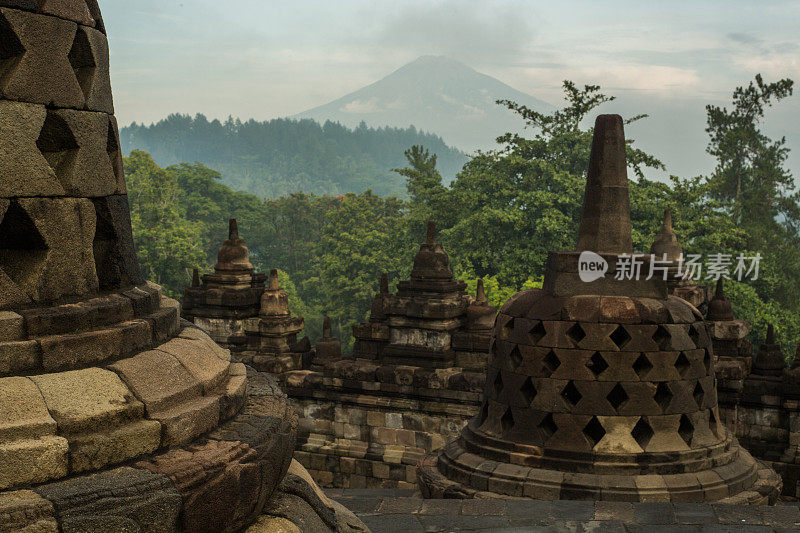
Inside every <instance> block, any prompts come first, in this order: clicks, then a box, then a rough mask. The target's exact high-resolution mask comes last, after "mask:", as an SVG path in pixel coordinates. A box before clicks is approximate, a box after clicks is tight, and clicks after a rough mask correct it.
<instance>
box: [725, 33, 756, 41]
mask: <svg viewBox="0 0 800 533" xmlns="http://www.w3.org/2000/svg"><path fill="white" fill-rule="evenodd" d="M726 37H727V38H728V39H730V40H731V41H734V42H737V43H741V44H761V43H763V42H764V39H760V38H758V37H755V36H753V35H752V34H750V33H745V32H732V33H729V34H727V35H726Z"/></svg>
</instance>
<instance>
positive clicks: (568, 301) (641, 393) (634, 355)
mask: <svg viewBox="0 0 800 533" xmlns="http://www.w3.org/2000/svg"><path fill="white" fill-rule="evenodd" d="M587 251H588V252H593V254H596V255H592V256H591V259H590V260H591V261H592V262H593V263H595V264H600V263H602V261H605V262H606V263H607V265H608V268H607V270H606V271H605V275H601V276H600V277H597V276H596V274H597V272H598V271H599V270H598V269H595V270H594V271H593V272H590V273H592V274H595V275H594V276H592V277H585V276H584V278H585V279H586V281H584V280H583V279H584V278H582V277H581V272H579V269H580V267H582V266H584V264H583V263H584V260H580V261H579V257H580V256H581V254H582V253H583V252H587ZM632 251H633V246H632V243H631V222H630V209H629V200H628V180H627V174H626V163H625V136H624V132H623V122H622V118H621V117H619V116H618V115H601V116H600V117H598V119H597V122H596V124H595V130H594V141H593V145H592V152H591V161H590V164H589V172H588V179H587V184H586V197H585V200H584V206H583V218H582V220H581V225H580V232H579V237H578V248H577V250H576V251H572V252H551V253H550V255H549V258H548V264H547V271H546V275H545V280H544V288H543V289H542V290H539V289H533V290H528V291H523V292H520V293H518V294H517V295H515V296H513V297H512V298H511V299H510V300H509V301H508V302H506V304H505V305H504V306H503V307H502V308H501V310H500V312H499V314H498V317H497V320H496V322H495V327H494V332H493V337H492V347H491V358H490V361H489V365H488V368H487V375H486V385H485V390H484V403H483V406H482V408H481V410H480V413H479V414H478V415H477V416H476V417H475V418H473V419H472V420H471V421H470V422H469V424H468V425H467V426H466V427H465V428H464V430H463V431H462V433H461V435H460V437H459V438H458V439H457V440H455V441H453V442H451V443H449V444H448V445H447V446H445V447H444V448H443V449H442V450H441V451H440V452H439V453H438V454H433V455H429V456H428V457H427V458H426V460H424V461H423V462H422V463H421V465H420V468H419V471H418V473H419V481H420V486H421V489H422V492H423V494H424V495H425V496H426V497H433V498H436V497H466V498H470V497H528V498H536V499H594V500H618V501H672V502H681V501H684V502H701V501H726V502H730V503H734V502H738V503H745V502H746V503H767V502H774V501H775V499H776V498H777V495H778V492H779V488H780V484H781V481H780V478H779V477H778V476H777V474H775V472H773V471H772V470H770V469H769V468H768V467H766V466H764V465H762V464H761V463H759V462H757V461H756V460H754V459H753V458H752V457H751V456H750V455H749V454H748V453H747V452H746V451H745V450H744V449H742V448H741V447H740V446H739V445H738V444H737V442H736V440H735V438H734V437H733V436H732V435H731V433H730V432H729V431H728V430H727V429H726V428H725V426H723V425H722V423H721V422H720V420H719V412H718V408H717V395H716V389H715V382H714V358H713V354H712V348H711V344H710V341H709V338H708V334H707V333H706V328H705V325H704V323H703V317H702V316H701V315H700V313H699V312H698V311H697V310H696V309H695V308H694V307H692V306H691V305H690V304H688V303H687V302H685V301H684V300H682V299H680V298H677V297H674V296H668V293H667V284H666V282H665V281H664V280H663V279H662V278H659V277H658V276H654V277H653V278H652V279H650V280H647V279H646V277H647V273H648V267H649V263H648V258H647V257H646V256H643V257H637V258H635V261H639V260H642V261H643V263H642V265H641V267H640V272H641V279H636V278H637V275H636V274H637V273H636V270H637V267H636V264H637V263H636V262H635V261H631V259H632V258H631V255H630V254H631V253H632ZM598 255H599V257H600V258H602V261H601V259H598V257H597V256H598ZM592 278H595V279H592Z"/></svg>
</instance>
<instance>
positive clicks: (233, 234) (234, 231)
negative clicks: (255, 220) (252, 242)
mask: <svg viewBox="0 0 800 533" xmlns="http://www.w3.org/2000/svg"><path fill="white" fill-rule="evenodd" d="M238 238H239V224H238V223H237V222H236V219H235V218H232V219H230V220H228V239H230V240H232V241H235V240H236V239H238Z"/></svg>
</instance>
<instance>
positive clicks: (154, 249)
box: [125, 76, 800, 355]
mask: <svg viewBox="0 0 800 533" xmlns="http://www.w3.org/2000/svg"><path fill="white" fill-rule="evenodd" d="M564 89H565V99H566V105H565V106H564V107H563V108H562V109H560V110H558V111H556V112H554V113H552V114H550V115H543V114H541V113H538V112H536V111H535V110H531V109H528V108H526V107H524V106H519V105H517V104H515V103H513V102H500V103H501V104H502V105H505V106H506V107H507V108H509V109H510V110H512V111H513V112H515V113H516V114H518V115H519V116H520V118H521V119H522V120H524V121H525V123H526V124H527V125H528V126H529V127H530V129H531V131H532V135H531V136H530V138H523V137H521V136H518V135H511V134H509V135H506V136H503V137H501V138H499V139H498V141H499V142H500V148H499V149H498V150H495V151H491V152H487V153H478V154H476V155H475V156H473V157H472V158H470V159H469V161H468V162H467V163H466V164H465V165H464V167H463V168H462V169H461V171H460V172H459V173H458V174H457V176H456V178H455V180H454V181H453V182H452V183H451V184H449V185H445V183H444V181H443V179H442V176H441V174H440V173H439V171H438V168H437V163H438V158H437V157H436V156H435V155H432V154H431V153H430V152H429V151H428V150H427V149H425V148H422V147H421V146H413V147H411V148H409V149H408V150H406V151H405V158H406V166H405V167H403V168H401V169H398V171H397V175H398V176H400V177H401V178H402V179H404V181H405V186H406V188H407V191H408V193H407V196H408V198H407V199H399V198H397V197H394V196H380V195H377V194H374V193H373V192H372V191H370V190H367V191H365V192H361V193H358V194H356V193H347V194H343V195H339V196H329V195H315V194H308V193H294V194H289V195H285V196H282V197H280V198H277V199H270V200H262V199H260V198H258V197H257V196H254V195H251V194H246V193H241V192H234V191H233V190H231V189H230V188H229V187H227V186H225V185H223V184H222V183H220V181H221V176H220V174H219V173H218V172H216V171H214V170H211V169H209V168H207V167H205V166H203V165H201V164H197V163H193V164H189V163H180V164H176V165H171V166H169V167H167V168H166V169H163V168H161V167H159V166H158V165H157V164H156V163H155V162H154V161H153V159H152V158H151V157H150V156H149V155H148V154H147V153H145V152H143V151H133V152H131V154H130V156H129V157H127V158H126V159H125V170H126V175H127V179H128V190H129V195H130V200H131V210H132V220H133V226H134V237H135V239H136V241H137V244H138V246H139V258H140V261H141V263H142V267H143V270H144V273H145V275H146V276H147V277H148V278H149V279H152V280H153V281H155V282H157V283H159V284H161V285H163V286H164V288H165V290H166V291H167V293H169V294H172V295H175V296H180V295H181V293H182V291H183V288H184V286H185V285H186V284H187V283H188V282H189V273H190V272H191V269H192V268H193V267H200V268H201V270H203V271H208V270H209V269H210V268H211V266H212V265H213V264H214V262H215V260H216V252H217V249H218V247H219V245H220V244H221V242H222V240H223V239H224V238H225V235H226V231H227V219H228V218H229V217H236V218H237V219H238V220H239V227H240V230H241V234H242V236H243V237H244V238H245V240H246V241H247V244H248V246H249V248H250V250H251V253H252V260H253V263H254V264H255V265H256V266H257V267H258V268H259V269H260V270H262V271H263V270H266V269H268V268H276V267H277V268H280V269H281V270H282V271H283V274H282V279H283V282H284V286H285V287H286V289H287V292H289V294H290V304H291V306H292V309H293V311H294V312H295V313H297V314H300V315H304V316H305V317H306V322H307V329H308V331H309V333H310V336H311V337H312V338H316V337H318V335H319V331H320V324H321V319H322V317H323V316H325V315H328V316H330V317H331V318H332V319H333V322H334V327H335V328H336V329H337V330H338V334H339V335H340V336H341V337H342V339H343V341H345V346H349V345H351V343H352V337H351V333H350V328H351V326H352V325H353V324H354V323H356V322H359V321H361V320H364V319H365V318H366V316H367V313H368V310H369V306H370V302H371V300H372V297H373V295H374V293H375V292H376V290H377V288H378V276H379V274H380V273H381V272H387V273H388V274H389V277H390V279H391V280H392V282H395V283H396V281H397V280H399V279H404V278H407V276H408V274H409V272H410V269H411V263H412V258H413V255H414V253H415V252H416V250H417V247H418V244H417V243H418V242H420V241H421V240H422V239H423V237H424V225H425V221H426V220H428V219H433V220H435V221H436V222H437V224H438V226H439V227H440V228H441V236H440V238H441V240H442V242H443V244H444V246H445V249H446V250H447V251H448V253H449V255H450V257H451V261H452V264H453V267H454V270H455V272H456V273H457V275H458V276H459V277H461V278H462V279H466V280H467V282H468V284H469V286H470V287H471V288H473V289H474V287H475V284H476V283H477V278H482V279H484V281H485V284H486V287H487V295H488V297H489V298H490V300H492V302H493V303H495V304H499V303H502V301H504V300H505V299H506V298H507V297H508V296H510V295H511V294H513V293H514V292H516V291H517V290H519V289H520V288H527V287H531V286H534V285H536V283H537V282H538V281H539V280H540V279H541V276H542V275H543V273H544V266H545V258H546V253H547V251H548V250H564V249H572V248H573V247H574V245H575V239H576V230H577V227H578V225H579V222H580V206H581V204H582V201H583V193H584V186H585V169H586V167H587V163H588V157H589V149H590V146H591V138H592V131H591V130H581V129H580V126H579V124H580V123H581V120H582V119H584V118H585V117H587V116H589V115H590V114H592V113H594V111H595V109H596V107H597V106H598V105H600V104H602V103H603V102H605V101H608V100H610V99H612V97H608V96H605V95H603V94H602V93H601V92H600V90H599V87H597V86H584V87H583V88H579V87H576V86H575V85H574V84H572V83H571V82H565V84H564ZM791 90H792V83H791V81H790V80H781V81H779V82H776V83H771V84H767V83H764V82H763V80H762V79H761V77H760V76H759V77H757V78H756V80H755V82H754V83H752V82H751V83H750V84H749V85H748V86H747V87H740V88H738V89H736V91H735V92H734V97H733V106H732V107H731V108H730V109H728V108H719V107H713V106H709V107H708V108H707V112H708V126H707V131H708V133H709V138H710V141H709V145H708V151H709V153H711V154H712V155H714V156H715V157H716V158H717V163H718V164H717V167H716V169H715V171H714V172H713V173H712V174H711V175H710V176H699V177H692V178H685V179H683V178H678V177H674V176H673V177H672V180H671V183H670V184H666V183H662V182H656V181H650V180H648V179H646V178H645V177H644V176H645V173H646V172H647V169H648V168H662V167H663V165H662V164H661V163H660V161H658V160H657V159H656V158H655V157H653V156H651V155H649V154H646V153H644V152H642V151H641V150H638V149H636V148H635V147H634V146H633V144H634V143H633V141H629V144H630V145H629V148H628V162H629V166H630V167H631V171H632V172H631V175H632V179H631V180H630V197H631V217H632V223H633V240H634V248H635V249H636V250H639V251H647V250H649V247H650V244H651V243H652V240H653V237H654V236H655V234H656V233H657V232H658V230H659V227H660V224H661V218H662V213H663V210H664V209H665V208H671V209H672V211H673V214H674V221H675V231H676V233H677V234H678V237H679V239H680V241H681V243H682V244H683V247H684V251H685V252H686V253H700V254H710V253H732V254H737V253H740V252H745V253H754V252H760V253H761V254H762V256H764V259H763V260H762V264H761V275H760V278H759V279H758V280H757V281H755V282H741V283H740V282H728V283H727V284H726V288H727V289H726V290H727V292H728V294H729V297H730V298H731V300H732V301H733V302H734V305H735V308H736V312H737V314H738V316H739V317H740V318H744V319H746V320H749V321H750V322H751V323H752V324H753V333H752V335H751V336H752V340H753V342H754V343H756V344H758V343H760V342H761V340H762V339H763V336H764V332H765V330H766V324H767V323H774V324H775V327H776V332H777V334H778V337H779V340H780V342H781V344H782V346H783V348H784V351H785V354H786V355H792V354H793V352H794V346H795V345H796V343H797V341H798V337H800V320H799V319H798V311H800V309H798V307H799V306H800V304H799V302H800V238H799V237H798V231H797V229H798V226H799V225H800V214H799V213H800V209H798V205H800V203H799V202H798V193H797V191H796V190H795V186H794V180H793V179H791V176H789V175H788V172H787V171H786V170H785V165H784V163H785V160H786V157H787V155H788V151H787V150H786V149H785V147H784V146H783V143H784V141H783V140H778V141H773V140H771V139H769V138H767V137H766V136H764V135H763V133H761V130H760V123H761V121H762V119H763V109H764V107H765V106H768V105H770V104H772V103H773V102H777V101H779V100H781V99H782V98H785V97H788V96H789V95H790V94H791ZM643 118H644V117H633V118H631V119H629V120H628V122H630V121H633V120H640V119H643ZM398 166H399V165H398ZM734 168H735V171H734V170H732V169H734ZM732 176H735V177H736V180H732ZM708 283H711V282H710V281H709V282H708Z"/></svg>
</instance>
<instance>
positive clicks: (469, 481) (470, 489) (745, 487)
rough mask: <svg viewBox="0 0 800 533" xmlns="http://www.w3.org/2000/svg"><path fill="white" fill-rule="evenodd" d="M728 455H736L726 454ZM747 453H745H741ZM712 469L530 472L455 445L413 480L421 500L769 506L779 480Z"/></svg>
mask: <svg viewBox="0 0 800 533" xmlns="http://www.w3.org/2000/svg"><path fill="white" fill-rule="evenodd" d="M729 453H734V454H735V453H736V452H735V450H729ZM741 453H746V452H741ZM744 459H745V460H736V461H734V462H730V463H725V462H724V461H723V462H722V463H721V464H719V465H718V466H713V468H709V469H703V470H700V471H687V472H680V473H673V474H648V475H629V474H608V473H605V474H604V473H593V472H582V471H577V472H575V471H568V470H567V471H565V470H561V469H547V468H543V467H539V468H537V467H530V466H526V465H523V464H515V463H510V462H496V461H494V460H491V459H487V458H485V457H481V456H478V455H474V454H473V453H471V452H469V451H466V450H465V449H464V448H462V447H460V446H459V445H458V443H457V442H452V443H450V444H448V445H447V446H446V447H445V448H444V450H443V454H442V456H441V457H440V459H439V462H438V464H436V463H435V461H436V458H435V456H428V457H427V458H426V459H425V460H424V461H423V462H422V463H421V465H420V468H419V469H418V475H419V476H420V477H424V481H422V482H421V487H422V488H423V496H424V497H426V498H465V497H466V498H497V497H509V496H510V497H522V498H534V499H541V500H559V499H566V500H615V501H631V502H657V501H661V502H702V501H709V500H714V501H719V502H722V503H730V504H749V505H764V504H774V503H775V501H776V500H777V498H778V495H779V492H780V487H781V481H780V478H779V476H778V475H777V474H776V473H775V472H774V471H772V470H771V469H769V468H768V467H766V466H765V465H763V464H761V463H759V462H757V461H754V460H753V459H752V458H751V457H749V456H747V457H745V458H744Z"/></svg>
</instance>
